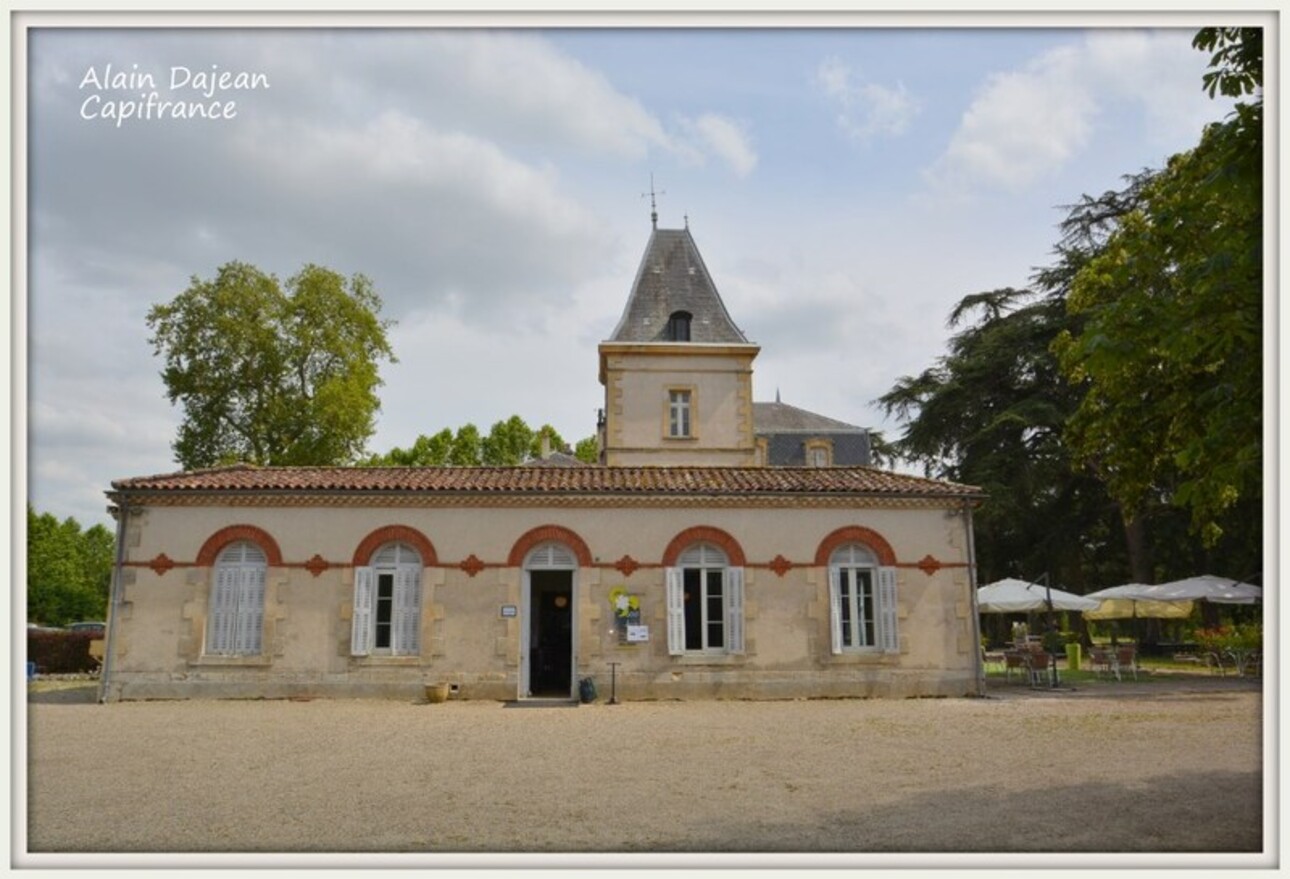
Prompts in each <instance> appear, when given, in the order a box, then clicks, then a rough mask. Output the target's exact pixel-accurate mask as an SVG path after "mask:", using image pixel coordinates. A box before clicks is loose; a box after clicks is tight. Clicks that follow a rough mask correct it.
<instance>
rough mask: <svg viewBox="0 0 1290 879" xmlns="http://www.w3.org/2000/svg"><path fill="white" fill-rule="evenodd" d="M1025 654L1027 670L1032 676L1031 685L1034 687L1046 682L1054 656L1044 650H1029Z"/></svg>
mask: <svg viewBox="0 0 1290 879" xmlns="http://www.w3.org/2000/svg"><path fill="white" fill-rule="evenodd" d="M1024 656H1025V660H1026V671H1027V672H1028V673H1029V676H1030V685H1031V686H1032V687H1034V686H1039V685H1041V684H1044V683H1046V678H1047V676H1048V672H1049V664H1050V663H1051V662H1052V656H1051V655H1050V654H1048V653H1045V652H1043V651H1042V650H1028V651H1026V653H1025V654H1024Z"/></svg>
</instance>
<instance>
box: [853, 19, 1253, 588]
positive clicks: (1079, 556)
mask: <svg viewBox="0 0 1290 879" xmlns="http://www.w3.org/2000/svg"><path fill="white" fill-rule="evenodd" d="M1257 41H1261V32H1259V31H1257V30H1256V31H1250V30H1249V29H1226V30H1223V29H1218V30H1214V31H1202V32H1201V33H1200V34H1198V35H1197V39H1196V43H1195V45H1197V47H1198V48H1208V49H1211V50H1213V49H1218V50H1220V51H1218V52H1216V55H1215V61H1214V63H1213V64H1212V65H1211V67H1212V68H1213V71H1212V74H1211V75H1209V76H1207V77H1206V80H1205V87H1206V88H1207V89H1208V90H1209V91H1210V92H1211V94H1212V93H1213V92H1214V91H1215V90H1217V91H1219V92H1221V93H1223V94H1227V95H1241V94H1250V93H1252V92H1257V91H1258V89H1259V85H1260V84H1261V72H1260V71H1261V64H1262V47H1261V42H1258V43H1257V45H1256V44H1255V42H1257ZM1261 130H1262V110H1261V100H1260V101H1255V102H1254V103H1253V104H1248V105H1247V104H1240V105H1238V106H1237V108H1236V112H1235V113H1234V114H1233V115H1232V117H1230V118H1229V119H1228V120H1227V121H1226V122H1224V123H1222V124H1219V125H1214V126H1211V127H1210V128H1209V129H1207V130H1206V132H1205V134H1204V136H1203V138H1202V140H1201V143H1200V144H1199V145H1198V146H1197V147H1196V148H1195V149H1194V150H1191V151H1189V152H1187V153H1184V154H1183V155H1181V156H1176V157H1174V158H1173V159H1171V160H1170V162H1169V163H1168V165H1167V166H1166V167H1165V168H1164V169H1163V170H1160V171H1153V170H1143V171H1141V172H1138V173H1137V174H1132V175H1129V176H1127V177H1126V178H1125V181H1124V186H1123V188H1122V189H1119V190H1116V191H1111V192H1106V193H1103V194H1102V195H1100V196H1084V197H1083V198H1082V199H1081V200H1080V201H1079V202H1078V203H1076V204H1074V205H1069V206H1067V211H1068V213H1067V216H1066V218H1065V219H1064V221H1063V222H1062V224H1061V227H1060V233H1061V234H1060V237H1059V241H1058V243H1057V245H1056V248H1055V254H1056V258H1055V260H1054V261H1053V264H1052V265H1050V266H1048V267H1045V268H1040V269H1038V270H1036V271H1035V273H1034V276H1033V278H1032V281H1033V289H1031V290H1014V289H1002V290H992V291H985V292H981V293H976V294H972V295H969V296H966V297H964V298H963V299H962V301H960V302H959V304H958V305H957V306H956V307H955V309H954V310H953V312H952V314H951V316H950V324H951V326H953V327H955V328H958V332H957V334H956V335H955V336H954V337H953V338H952V339H951V340H950V343H949V350H948V353H947V354H946V355H945V356H943V357H942V358H940V359H938V361H937V362H936V363H935V364H934V365H933V366H932V367H930V368H929V369H927V370H925V371H924V372H922V373H920V374H918V375H916V376H905V377H903V378H901V379H900V380H899V381H898V382H897V383H896V385H895V386H894V387H893V388H892V390H891V391H889V392H888V393H887V394H886V395H884V396H883V397H881V398H880V399H879V401H878V402H879V403H880V404H881V405H882V406H883V407H884V408H885V409H886V410H887V412H888V414H894V415H896V416H897V418H898V419H899V420H901V421H902V422H903V423H904V434H903V435H902V437H901V438H900V439H899V440H897V441H895V442H893V443H891V444H890V445H891V447H892V449H894V450H895V451H896V453H897V454H898V455H899V456H900V457H901V458H903V459H905V460H910V461H914V462H916V463H921V464H922V465H923V468H924V469H925V471H926V472H928V473H929V475H933V476H939V477H942V478H948V479H954V480H957V481H961V482H967V483H971V484H975V485H980V486H982V487H983V488H984V489H985V490H986V491H987V492H988V493H989V499H988V500H987V501H986V503H985V504H984V505H983V506H982V507H981V509H980V510H979V512H978V514H977V517H976V522H977V547H978V563H979V567H980V572H981V576H982V578H983V580H985V581H988V580H990V579H997V578H999V577H1003V576H1031V577H1033V576H1035V575H1036V574H1038V573H1040V572H1049V573H1050V574H1051V576H1052V581H1053V582H1054V583H1060V584H1062V585H1063V586H1065V587H1066V588H1074V589H1075V590H1076V591H1082V588H1081V587H1086V586H1105V585H1109V584H1113V583H1116V582H1123V581H1124V578H1125V577H1126V576H1130V577H1132V578H1133V579H1141V580H1143V581H1144V582H1159V581H1160V579H1161V578H1164V579H1168V578H1170V577H1176V576H1183V575H1186V574H1194V573H1196V572H1197V571H1201V570H1204V571H1212V570H1217V571H1235V572H1237V574H1238V575H1245V574H1247V573H1248V572H1251V571H1257V570H1258V566H1259V564H1260V560H1261V554H1262V535H1261V521H1260V515H1259V509H1260V504H1261V496H1260V492H1261V465H1262V456H1261V448H1260V445H1259V441H1260V438H1261V430H1262V427H1261V394H1260V390H1261V359H1262V353H1261V347H1262V345H1261V334H1260V333H1261V320H1262V313H1261V307H1260V306H1261V302H1260V296H1261V286H1262V276H1261V262H1262V253H1261V251H1260V242H1261V236H1262V215H1261V201H1260V194H1261V186H1262V180H1261V177H1260V169H1261V162H1262V139H1261ZM1189 523H1190V525H1191V529H1192V531H1191V533H1189V527H1188V526H1189ZM1220 523H1222V524H1223V525H1226V526H1227V527H1226V530H1223V529H1222V528H1221V527H1220ZM1197 527H1199V528H1201V529H1203V532H1204V535H1205V538H1206V539H1205V541H1204V542H1201V541H1197V540H1195V539H1194V530H1195V529H1196V528H1197Z"/></svg>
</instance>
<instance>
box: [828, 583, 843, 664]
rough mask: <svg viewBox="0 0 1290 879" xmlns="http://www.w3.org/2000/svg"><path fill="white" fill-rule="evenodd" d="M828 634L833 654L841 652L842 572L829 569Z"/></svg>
mask: <svg viewBox="0 0 1290 879" xmlns="http://www.w3.org/2000/svg"><path fill="white" fill-rule="evenodd" d="M829 632H830V634H831V635H832V637H833V652H834V653H841V652H842V570H841V569H840V568H835V567H830V568H829Z"/></svg>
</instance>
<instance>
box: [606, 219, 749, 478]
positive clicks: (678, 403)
mask: <svg viewBox="0 0 1290 879" xmlns="http://www.w3.org/2000/svg"><path fill="white" fill-rule="evenodd" d="M760 350H761V349H760V348H759V347H758V346H757V345H755V344H753V343H751V342H749V341H748V338H747V337H746V336H745V335H744V333H743V331H742V330H740V329H739V327H738V326H737V325H736V324H735V322H734V320H733V319H731V317H730V313H729V312H728V311H727V310H726V306H725V303H723V302H722V301H721V296H720V294H718V293H717V287H716V284H714V283H713V281H712V276H711V275H710V274H709V273H708V269H707V266H706V265H704V262H703V257H702V256H700V254H699V248H698V246H697V245H696V244H695V241H694V237H693V236H692V235H691V234H690V230H689V228H685V229H659V228H657V227H656V228H654V229H653V231H652V233H651V235H650V239H649V242H648V244H647V245H646V247H645V254H644V256H643V257H642V259H641V263H640V268H639V269H638V270H637V272H636V278H635V281H634V282H633V283H632V289H631V292H630V294H629V295H628V297H627V304H626V306H625V307H624V308H623V314H622V317H621V318H620V319H619V321H618V325H617V326H616V327H615V328H614V331H613V333H612V334H611V335H610V337H609V339H608V340H606V341H604V342H602V343H601V344H600V382H601V384H603V385H604V386H605V409H604V417H603V419H602V422H601V425H600V448H601V450H602V452H601V457H602V461H603V463H606V464H609V465H611V466H623V465H645V466H649V465H717V466H721V465H725V466H752V465H754V464H756V463H757V461H756V456H757V448H756V444H755V442H754V438H753V403H752V363H753V360H754V358H756V356H757V353H758V352H759V351H760Z"/></svg>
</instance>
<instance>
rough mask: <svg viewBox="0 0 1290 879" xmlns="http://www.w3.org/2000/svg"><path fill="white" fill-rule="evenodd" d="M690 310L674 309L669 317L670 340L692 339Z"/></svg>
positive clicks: (686, 340) (684, 340)
mask: <svg viewBox="0 0 1290 879" xmlns="http://www.w3.org/2000/svg"><path fill="white" fill-rule="evenodd" d="M691 318H692V315H691V314H690V312H688V311H674V312H672V316H671V317H669V318H668V319H667V339H668V341H669V342H688V341H690V320H691Z"/></svg>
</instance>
